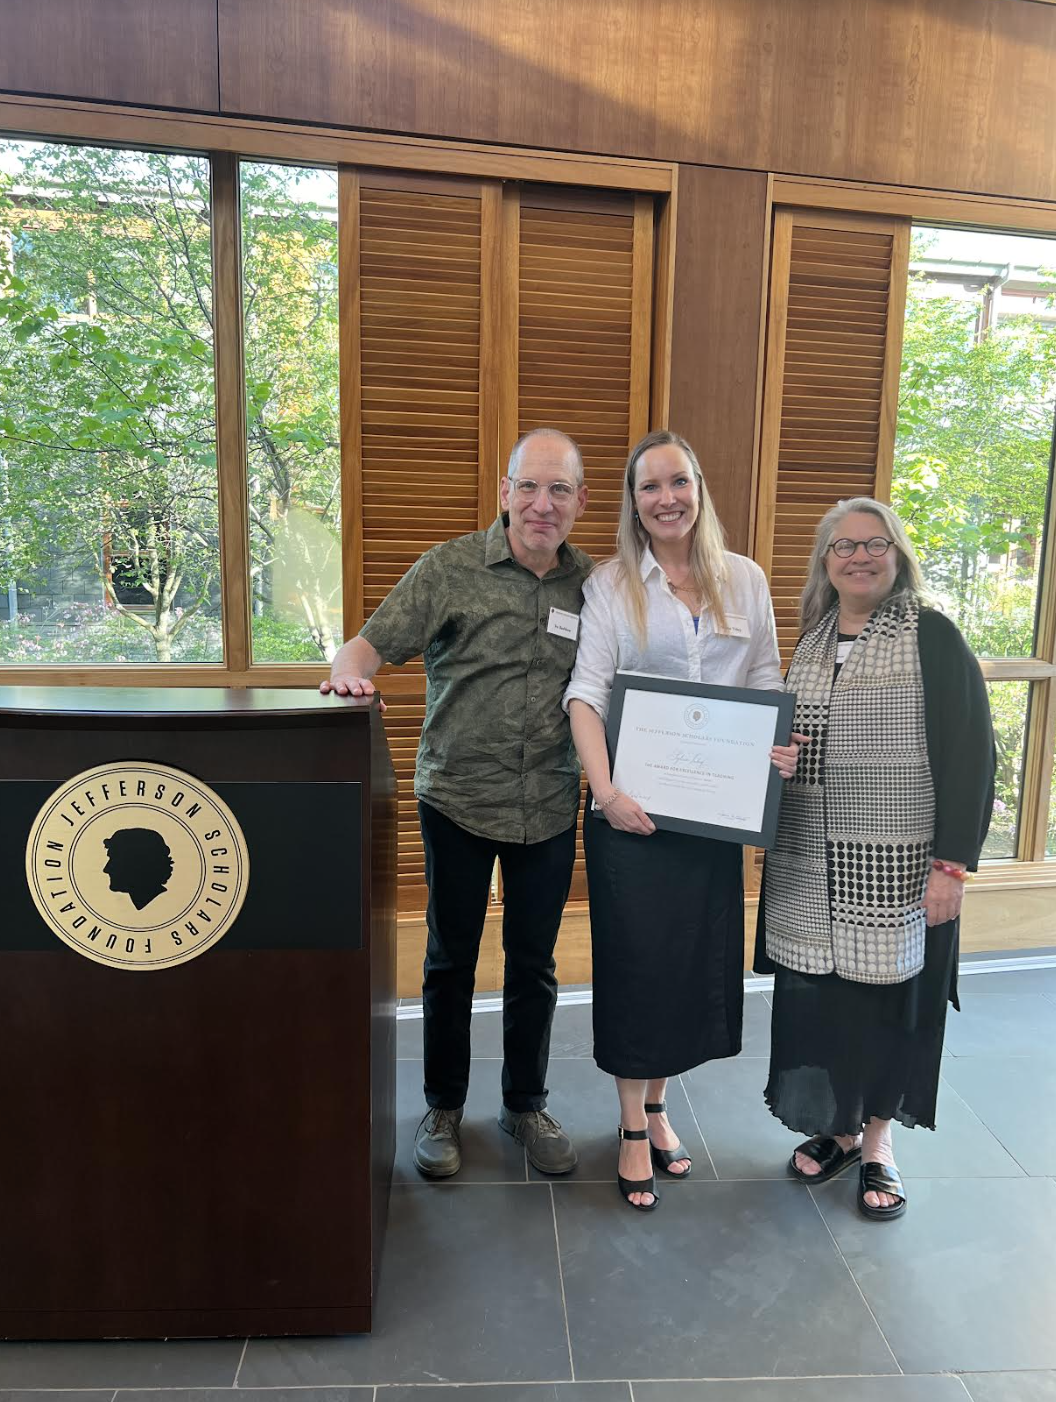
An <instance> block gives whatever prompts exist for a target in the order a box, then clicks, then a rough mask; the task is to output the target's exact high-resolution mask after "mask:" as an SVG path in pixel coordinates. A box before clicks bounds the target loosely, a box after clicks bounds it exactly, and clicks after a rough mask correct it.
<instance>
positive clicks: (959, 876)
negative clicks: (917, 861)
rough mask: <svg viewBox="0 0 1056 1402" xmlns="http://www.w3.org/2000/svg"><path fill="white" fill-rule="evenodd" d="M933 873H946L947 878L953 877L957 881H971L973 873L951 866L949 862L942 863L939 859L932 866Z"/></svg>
mask: <svg viewBox="0 0 1056 1402" xmlns="http://www.w3.org/2000/svg"><path fill="white" fill-rule="evenodd" d="M931 867H932V870H933V871H942V872H945V873H946V875H947V876H952V877H953V878H954V879H955V880H956V881H971V879H972V873H971V872H970V871H962V870H961V868H960V867H955V866H951V865H950V864H949V862H940V861H939V859H938V857H936V858H935V860H934V861H933V862H932V864H931Z"/></svg>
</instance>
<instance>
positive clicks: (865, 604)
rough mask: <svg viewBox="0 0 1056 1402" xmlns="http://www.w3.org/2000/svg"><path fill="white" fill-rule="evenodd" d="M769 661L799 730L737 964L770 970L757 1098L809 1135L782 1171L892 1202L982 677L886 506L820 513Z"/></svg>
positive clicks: (974, 793) (937, 1035)
mask: <svg viewBox="0 0 1056 1402" xmlns="http://www.w3.org/2000/svg"><path fill="white" fill-rule="evenodd" d="M801 622H802V625H803V636H802V637H801V638H800V640H799V643H798V645H797V647H796V651H795V655H794V656H793V658H792V663H791V665H790V667H789V669H788V678H787V686H788V689H789V690H790V691H793V692H795V694H796V712H795V720H794V722H793V724H794V726H795V728H796V729H797V730H798V731H802V732H804V734H805V735H807V736H809V737H810V741H811V743H810V744H809V746H808V747H807V748H806V749H805V751H804V753H803V755H802V757H801V759H800V762H799V767H798V770H797V772H796V775H795V777H794V779H793V780H792V782H791V783H790V784H789V786H788V788H787V789H786V791H785V795H784V801H783V803H782V805H781V817H780V822H779V826H778V834H777V842H776V844H775V847H774V849H773V850H772V851H771V852H770V853H768V855H767V859H766V873H765V879H764V887H763V906H762V909H761V910H760V914H759V935H758V939H759V946H758V947H757V957H756V965H755V967H756V969H757V970H758V971H759V972H773V974H774V1001H773V1020H772V1021H773V1036H772V1040H771V1055H770V1078H769V1082H768V1084H767V1088H766V1101H767V1104H768V1105H769V1106H770V1109H771V1110H772V1112H773V1113H774V1114H775V1115H776V1116H777V1118H778V1119H779V1120H781V1122H782V1123H783V1124H785V1125H787V1127H788V1128H789V1129H792V1130H796V1131H797V1132H799V1133H801V1134H807V1135H809V1136H810V1137H809V1138H808V1139H807V1140H806V1141H805V1142H804V1143H802V1144H800V1145H799V1147H798V1148H797V1149H796V1150H795V1151H794V1153H793V1154H792V1157H791V1159H790V1161H789V1165H788V1167H789V1171H790V1172H791V1173H792V1175H793V1176H794V1177H796V1178H798V1179H800V1180H801V1181H802V1182H805V1183H812V1182H813V1183H821V1182H824V1181H825V1179H827V1178H832V1177H833V1176H834V1175H835V1174H837V1173H840V1172H842V1171H843V1170H844V1169H845V1168H848V1167H850V1166H851V1165H852V1164H855V1163H857V1164H859V1182H858V1193H857V1200H858V1207H859V1209H860V1211H861V1212H862V1213H863V1215H864V1216H866V1217H869V1218H872V1219H873V1220H879V1221H889V1220H891V1219H893V1218H896V1217H899V1216H901V1214H902V1213H903V1212H904V1211H905V1207H906V1189H905V1186H904V1185H903V1182H902V1179H901V1177H900V1176H899V1173H898V1170H897V1168H896V1167H895V1159H894V1151H893V1147H892V1141H891V1123H892V1121H893V1120H897V1121H898V1122H899V1123H900V1124H902V1125H905V1126H907V1127H913V1126H915V1125H923V1126H925V1127H927V1128H929V1129H934V1128H935V1101H936V1095H937V1092H938V1083H939V1066H940V1061H939V1058H940V1057H941V1055H942V1040H943V1032H944V1030H945V1025H946V1004H947V1002H952V1003H953V1004H954V1006H955V1007H956V1006H957V939H958V927H959V915H960V909H961V896H962V893H963V890H964V884H963V883H964V880H965V878H966V875H967V871H968V870H969V869H974V867H975V866H976V864H977V862H978V860H979V854H980V851H981V849H982V845H983V839H984V838H985V836H986V830H987V826H988V824H989V821H990V813H991V809H992V808H993V800H994V737H993V731H992V729H991V726H990V709H989V704H988V701H987V694H986V686H985V684H984V682H983V678H982V675H981V673H980V671H979V666H978V664H977V662H976V660H975V658H974V657H973V656H972V654H971V652H970V651H969V650H968V647H967V644H966V643H965V641H964V639H963V638H962V637H961V635H960V633H959V632H958V631H957V628H956V626H955V625H954V624H953V623H952V622H951V621H950V620H949V619H948V618H946V616H945V615H944V614H941V613H939V612H937V611H936V610H934V609H932V608H929V607H928V606H927V599H926V597H925V595H924V589H923V581H922V579H921V574H920V567H919V566H918V564H917V560H916V557H915V555H914V553H913V547H912V546H911V544H910V542H909V539H908V538H907V536H906V532H905V529H904V527H903V525H902V523H901V521H899V519H898V517H897V516H896V515H895V513H894V512H893V511H892V510H891V509H890V507H888V506H884V505H882V504H881V503H880V502H877V501H873V500H872V499H871V498H868V497H856V498H854V499H852V500H850V501H841V502H840V503H839V504H838V505H837V506H835V507H833V509H832V510H831V511H830V512H828V514H827V515H826V516H824V517H823V518H822V521H821V523H820V525H819V526H818V531H817V536H816V539H815V543H814V552H813V555H812V556H811V561H810V567H809V573H808V577H807V585H806V588H805V590H804V592H803V598H802V603H801Z"/></svg>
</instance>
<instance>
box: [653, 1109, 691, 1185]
mask: <svg viewBox="0 0 1056 1402" xmlns="http://www.w3.org/2000/svg"><path fill="white" fill-rule="evenodd" d="M666 1112H667V1101H666V1100H661V1101H660V1103H659V1104H657V1105H647V1106H646V1107H645V1113H646V1114H647V1115H663V1114H666ZM646 1132H647V1133H648V1131H646ZM649 1152H650V1154H651V1155H652V1160H653V1166H654V1168H658V1169H659V1170H660V1172H661V1173H663V1174H665V1175H666V1176H667V1177H668V1178H688V1177H689V1175H690V1174H691V1173H692V1172H693V1167H692V1165H693V1156H692V1155H691V1154H687V1153H686V1149H685V1145H684V1144H683V1143H682V1141H681V1140H679V1142H678V1143H677V1144H676V1145H675V1147H674V1148H673V1149H658V1148H657V1147H656V1145H655V1144H654V1143H653V1141H652V1140H651V1139H650V1141H649ZM679 1159H689V1163H690V1167H689V1168H687V1169H686V1170H685V1172H683V1173H672V1172H671V1165H672V1164H673V1163H677V1162H678V1161H679Z"/></svg>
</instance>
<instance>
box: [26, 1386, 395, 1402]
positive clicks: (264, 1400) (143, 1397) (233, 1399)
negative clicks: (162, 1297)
mask: <svg viewBox="0 0 1056 1402" xmlns="http://www.w3.org/2000/svg"><path fill="white" fill-rule="evenodd" d="M373 1393H374V1389H373V1388H372V1387H297V1388H281V1387H268V1388H253V1387H240V1388H239V1389H238V1391H237V1392H232V1391H231V1390H230V1389H223V1390H221V1389H215V1388H204V1389H198V1390H196V1391H193V1392H192V1391H181V1390H180V1389H179V1388H175V1389H173V1390H172V1391H166V1393H165V1396H164V1398H160V1397H159V1396H158V1394H157V1393H156V1392H147V1391H142V1392H141V1391H136V1390H135V1389H131V1388H129V1389H126V1388H121V1389H119V1390H118V1393H117V1396H116V1397H115V1399H114V1402H118V1399H120V1402H371V1399H372V1397H373ZM109 1395H110V1394H109V1393H108V1394H107V1398H108V1399H109ZM36 1397H37V1398H38V1399H39V1398H40V1393H37V1394H36ZM0 1402H4V1396H3V1393H0ZM27 1402H33V1399H27ZM55 1402H62V1399H61V1398H56V1399H55Z"/></svg>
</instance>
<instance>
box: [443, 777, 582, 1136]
mask: <svg viewBox="0 0 1056 1402" xmlns="http://www.w3.org/2000/svg"><path fill="white" fill-rule="evenodd" d="M418 817H419V819H420V821H421V825H422V842H423V843H424V845H425V879H426V881H427V882H428V885H429V909H428V912H427V915H426V921H427V924H428V927H429V938H428V943H427V945H426V950H425V979H424V983H423V986H422V997H423V1000H424V1002H425V1099H426V1103H427V1104H428V1105H430V1106H432V1107H433V1108H434V1109H440V1110H457V1109H458V1108H459V1107H460V1106H462V1105H464V1104H465V1101H466V1092H467V1090H468V1089H469V1056H470V1047H469V1029H470V1018H471V1016H472V1012H473V985H474V980H475V978H476V970H477V956H478V955H479V953H480V938H481V935H482V934H483V932H484V916H485V914H486V912H487V908H488V895H489V891H490V888H491V874H492V870H493V869H494V866H495V858H496V857H498V859H499V866H500V868H501V871H502V888H503V902H504V904H503V915H502V948H503V951H504V953H505V956H506V972H505V976H504V981H503V987H502V1047H503V1064H502V1098H503V1101H504V1103H505V1104H506V1106H507V1107H508V1108H509V1109H510V1110H513V1111H514V1112H515V1113H520V1112H522V1111H524V1110H541V1109H542V1108H543V1106H544V1105H545V1104H546V1085H545V1082H546V1066H547V1062H548V1060H549V1057H550V1025H551V1023H552V1022H553V1017H554V1008H555V1006H556V1005H557V979H556V978H555V977H554V945H555V944H556V942H557V931H558V927H559V926H560V924H561V912H562V910H563V909H564V905H565V901H566V900H567V899H568V890H569V887H570V886H571V884H572V864H573V862H574V861H575V856H576V828H575V824H573V825H572V827H570V828H569V829H568V830H567V831H566V832H562V833H558V835H557V836H556V837H551V838H548V839H547V840H546V841H545V842H532V843H517V842H493V841H491V840H490V839H489V838H485V837H476V836H475V835H474V834H473V833H471V832H467V831H466V830H465V828H462V827H459V825H458V824H457V823H454V822H452V821H451V819H450V818H445V817H444V815H443V814H442V813H440V812H438V811H437V809H435V808H431V807H430V806H429V804H427V803H422V802H419V804H418Z"/></svg>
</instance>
